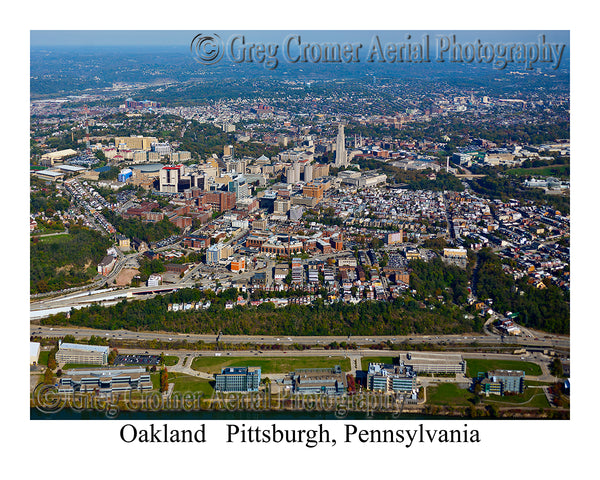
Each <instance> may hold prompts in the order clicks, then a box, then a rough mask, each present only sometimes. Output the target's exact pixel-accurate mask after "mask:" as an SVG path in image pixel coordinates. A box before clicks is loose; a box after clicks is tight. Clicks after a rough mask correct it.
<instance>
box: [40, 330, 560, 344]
mask: <svg viewBox="0 0 600 480" xmlns="http://www.w3.org/2000/svg"><path fill="white" fill-rule="evenodd" d="M30 332H31V335H37V336H43V337H50V338H52V337H54V338H59V337H64V336H65V335H73V336H74V337H75V338H88V337H90V336H91V335H96V336H101V337H106V338H109V339H118V340H146V341H148V340H160V341H163V342H176V341H184V340H185V341H187V342H190V343H195V342H198V341H203V342H206V343H215V342H216V341H217V335H214V334H213V335H203V334H193V333H191V334H182V333H173V332H148V331H143V332H132V331H129V330H98V329H90V328H78V327H49V326H39V325H34V324H31V326H30ZM547 337H548V338H544V337H537V339H536V338H521V337H514V338H510V339H503V338H502V337H498V336H486V335H440V336H435V335H423V336H416V335H413V336H400V335H398V336H389V335H388V336H350V337H348V336H318V337H316V336H286V335H282V336H279V337H277V336H268V335H265V336H259V335H221V336H220V338H219V341H220V342H223V343H230V344H243V343H254V344H265V345H282V346H283V347H285V346H291V345H293V344H294V343H297V344H304V345H313V346H320V345H328V344H329V343H332V342H338V343H340V342H349V343H356V344H357V345H360V346H367V345H375V344H378V343H381V342H387V341H390V342H392V343H393V344H398V345H399V344H401V343H402V342H407V343H409V344H419V343H433V344H444V343H445V344H448V345H456V346H460V345H463V346H466V347H468V346H470V344H472V343H473V342H475V341H476V342H478V343H479V344H491V345H502V344H504V343H510V344H517V345H519V346H530V347H539V348H553V347H559V348H563V349H568V348H569V338H568V337H560V336H549V335H548V336H547Z"/></svg>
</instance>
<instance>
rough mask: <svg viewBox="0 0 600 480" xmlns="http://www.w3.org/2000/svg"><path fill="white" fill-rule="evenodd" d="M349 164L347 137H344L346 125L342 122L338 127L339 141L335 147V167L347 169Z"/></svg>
mask: <svg viewBox="0 0 600 480" xmlns="http://www.w3.org/2000/svg"><path fill="white" fill-rule="evenodd" d="M347 164H348V156H347V155H346V137H345V136H344V125H343V124H342V123H341V122H340V124H339V125H338V134H337V141H336V146H335V166H336V167H338V168H339V167H345V166H346V165H347Z"/></svg>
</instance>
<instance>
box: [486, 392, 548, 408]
mask: <svg viewBox="0 0 600 480" xmlns="http://www.w3.org/2000/svg"><path fill="white" fill-rule="evenodd" d="M481 399H482V401H483V403H484V404H486V405H487V404H490V405H491V404H493V405H497V406H499V407H518V406H523V407H535V408H548V407H550V404H549V403H548V399H547V398H546V395H545V394H544V391H543V390H542V389H541V388H527V389H526V390H525V391H524V392H523V393H521V394H519V395H504V396H503V397H501V396H497V395H490V396H489V397H487V398H486V397H482V398H481Z"/></svg>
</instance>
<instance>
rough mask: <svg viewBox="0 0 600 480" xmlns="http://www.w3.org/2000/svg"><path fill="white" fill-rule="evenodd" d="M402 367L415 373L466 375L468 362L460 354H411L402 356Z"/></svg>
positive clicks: (400, 362) (400, 360)
mask: <svg viewBox="0 0 600 480" xmlns="http://www.w3.org/2000/svg"><path fill="white" fill-rule="evenodd" d="M399 364H400V366H403V367H408V368H410V369H411V370H412V371H413V372H415V373H465V372H466V371H467V362H466V361H465V360H463V358H462V355H460V354H459V353H422V352H410V353H405V354H402V355H400V359H399Z"/></svg>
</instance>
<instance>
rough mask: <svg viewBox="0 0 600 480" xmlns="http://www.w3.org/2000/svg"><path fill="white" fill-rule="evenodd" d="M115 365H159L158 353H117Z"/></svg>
mask: <svg viewBox="0 0 600 480" xmlns="http://www.w3.org/2000/svg"><path fill="white" fill-rule="evenodd" d="M114 364H115V365H159V364H160V356H158V355H117V358H115V363H114Z"/></svg>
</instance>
